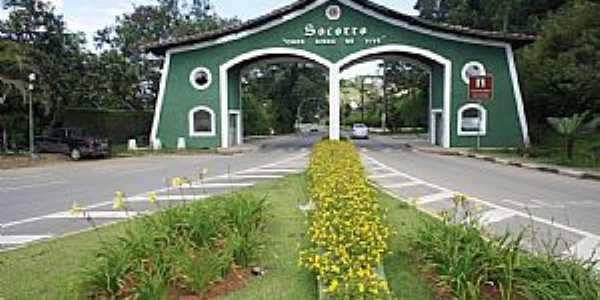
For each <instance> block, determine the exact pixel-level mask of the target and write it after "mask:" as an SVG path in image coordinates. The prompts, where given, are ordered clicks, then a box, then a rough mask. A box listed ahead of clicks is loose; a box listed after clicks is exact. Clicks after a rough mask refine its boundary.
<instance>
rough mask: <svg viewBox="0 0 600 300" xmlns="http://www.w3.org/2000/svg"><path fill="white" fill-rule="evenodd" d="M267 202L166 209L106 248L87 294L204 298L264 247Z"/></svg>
mask: <svg viewBox="0 0 600 300" xmlns="http://www.w3.org/2000/svg"><path fill="white" fill-rule="evenodd" d="M266 222H267V205H266V202H265V200H264V199H260V198H256V197H255V196H249V195H233V196H231V195H230V196H226V198H222V199H215V200H213V201H208V202H196V203H192V204H190V205H185V206H177V207H172V208H169V209H166V210H164V211H162V212H160V213H158V214H156V215H153V216H147V217H143V218H141V219H138V220H136V221H135V222H133V223H131V224H130V225H129V226H128V227H127V231H126V233H125V234H124V236H123V237H122V238H120V239H119V240H118V242H116V243H110V244H104V245H103V247H102V249H101V250H100V251H98V256H97V257H98V258H97V261H96V262H93V263H91V264H90V265H89V268H88V269H87V270H86V272H85V276H86V280H85V284H84V286H83V289H84V292H83V293H84V294H88V295H86V296H90V297H92V298H98V299H107V298H108V299H167V296H168V295H169V292H170V290H171V288H173V287H174V288H179V289H184V290H188V291H193V292H194V293H197V294H202V293H204V292H205V291H206V290H207V288H208V287H209V286H210V284H211V283H213V282H215V281H217V280H219V279H221V278H223V277H224V276H225V274H227V273H228V272H231V271H232V268H236V267H238V266H239V267H244V268H246V267H248V266H249V265H250V264H251V263H254V262H255V259H256V255H257V254H258V253H259V251H260V250H261V248H262V245H263V244H264V239H263V233H264V232H263V230H264V226H265V224H266Z"/></svg>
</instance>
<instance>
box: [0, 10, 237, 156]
mask: <svg viewBox="0 0 600 300" xmlns="http://www.w3.org/2000/svg"><path fill="white" fill-rule="evenodd" d="M2 6H3V8H4V9H6V10H7V11H8V12H9V14H8V18H7V19H6V20H2V21H0V39H2V40H3V41H2V43H3V44H2V46H1V47H0V57H2V64H1V65H0V74H2V75H1V76H2V78H3V80H2V84H0V97H1V99H2V101H0V131H2V132H3V133H4V134H3V136H6V138H1V139H2V140H3V142H4V143H5V144H7V146H11V148H17V147H23V146H24V144H26V140H27V126H28V123H27V101H23V95H22V94H23V93H22V92H21V89H19V88H17V86H16V85H15V84H14V83H15V82H17V83H18V82H25V83H26V84H28V82H27V81H28V80H27V78H28V75H29V73H31V72H34V73H36V74H37V80H36V81H35V82H34V84H35V86H34V87H35V90H34V92H33V99H34V103H35V104H34V116H35V124H36V130H35V131H36V134H39V133H41V132H42V131H43V129H44V128H46V127H49V126H61V125H62V124H63V121H64V117H65V116H64V113H65V109H67V108H73V107H77V108H93V109H104V110H105V109H121V110H129V111H140V110H146V109H152V108H153V107H154V101H155V100H156V95H157V90H158V82H159V77H160V73H159V70H160V68H161V65H162V59H161V58H157V57H152V56H149V55H146V54H144V53H143V52H142V50H141V49H140V46H142V45H143V44H144V43H148V42H150V41H153V42H156V41H158V40H161V39H165V38H171V37H178V36H181V35H187V34H190V33H194V34H197V33H201V32H204V31H208V30H214V29H217V28H221V27H222V26H226V25H228V24H231V23H236V22H237V20H235V19H233V20H226V19H222V18H220V17H218V16H217V15H215V14H214V10H213V9H212V6H211V5H210V4H209V3H208V1H192V2H191V3H188V1H186V0H156V2H155V3H153V4H149V5H140V6H135V7H133V8H134V9H133V12H132V13H127V14H124V15H122V16H119V17H117V18H116V20H115V24H114V25H113V26H109V27H107V28H105V29H102V30H100V31H99V32H98V33H97V34H96V36H95V37H94V41H95V44H96V46H97V49H96V51H91V50H90V49H89V48H90V47H89V46H90V43H88V41H86V37H85V35H84V34H83V33H82V32H72V31H71V30H69V28H67V27H66V24H65V22H64V20H63V17H62V15H60V14H58V13H57V12H56V11H55V10H54V8H53V6H51V5H49V4H47V2H45V1H35V0H4V1H2ZM9 43H12V44H16V45H17V46H9V45H11V44H9ZM23 62H25V63H26V64H25V66H26V67H23V66H24V65H23ZM26 92H27V91H26ZM27 94H28V92H27Z"/></svg>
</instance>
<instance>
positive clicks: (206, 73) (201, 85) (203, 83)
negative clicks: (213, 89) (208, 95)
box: [190, 67, 212, 90]
mask: <svg viewBox="0 0 600 300" xmlns="http://www.w3.org/2000/svg"><path fill="white" fill-rule="evenodd" d="M211 83H212V74H211V73H210V70H209V69H208V68H205V67H199V68H196V69H194V70H193V71H192V73H190V84H191V85H192V86H193V87H194V88H195V89H197V90H205V89H207V88H208V87H209V86H210V84H211Z"/></svg>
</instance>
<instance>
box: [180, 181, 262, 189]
mask: <svg viewBox="0 0 600 300" xmlns="http://www.w3.org/2000/svg"><path fill="white" fill-rule="evenodd" d="M255 184H256V182H215V183H199V184H191V185H184V186H182V187H181V188H171V189H170V190H179V189H182V190H186V189H215V188H224V187H249V186H253V185H255Z"/></svg>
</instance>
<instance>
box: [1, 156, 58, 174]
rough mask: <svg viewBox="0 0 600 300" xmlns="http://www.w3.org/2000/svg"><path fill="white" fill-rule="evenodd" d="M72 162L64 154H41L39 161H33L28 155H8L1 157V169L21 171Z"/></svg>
mask: <svg viewBox="0 0 600 300" xmlns="http://www.w3.org/2000/svg"><path fill="white" fill-rule="evenodd" d="M66 162H70V160H69V158H68V157H67V156H65V155H62V154H40V155H39V159H36V160H32V159H31V157H29V155H26V154H8V155H0V169H1V170H7V169H19V168H30V167H39V166H45V165H52V164H61V163H66Z"/></svg>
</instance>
